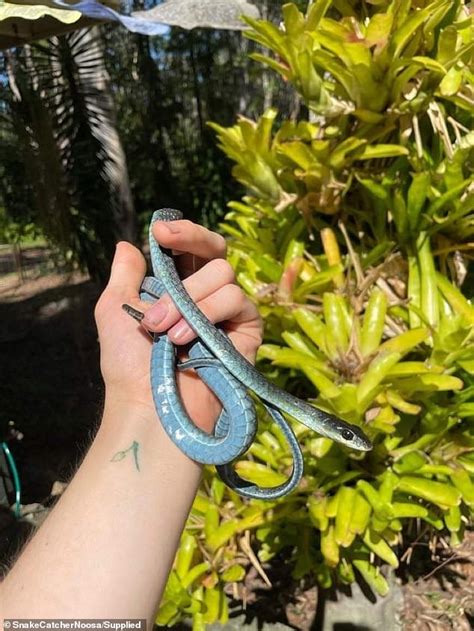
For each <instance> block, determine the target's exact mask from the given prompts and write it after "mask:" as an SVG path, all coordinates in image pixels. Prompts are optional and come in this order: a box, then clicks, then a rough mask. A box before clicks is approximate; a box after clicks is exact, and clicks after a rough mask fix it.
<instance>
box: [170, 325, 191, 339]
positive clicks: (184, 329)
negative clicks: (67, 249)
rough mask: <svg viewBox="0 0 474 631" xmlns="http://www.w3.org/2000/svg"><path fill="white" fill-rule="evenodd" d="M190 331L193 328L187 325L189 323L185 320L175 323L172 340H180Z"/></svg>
mask: <svg viewBox="0 0 474 631" xmlns="http://www.w3.org/2000/svg"><path fill="white" fill-rule="evenodd" d="M192 332H193V330H192V328H191V327H190V326H189V324H187V323H186V322H183V323H182V324H179V325H177V326H176V328H175V329H173V335H172V337H173V339H174V340H180V339H182V338H184V337H185V336H186V335H188V334H189V333H192Z"/></svg>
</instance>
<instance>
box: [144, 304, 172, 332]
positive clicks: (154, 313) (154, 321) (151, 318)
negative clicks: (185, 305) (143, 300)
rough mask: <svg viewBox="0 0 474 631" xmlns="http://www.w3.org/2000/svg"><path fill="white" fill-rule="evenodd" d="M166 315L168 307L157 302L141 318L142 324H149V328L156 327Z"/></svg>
mask: <svg viewBox="0 0 474 631" xmlns="http://www.w3.org/2000/svg"><path fill="white" fill-rule="evenodd" d="M167 313H168V306H167V305H166V304H163V303H162V302H157V303H156V304H154V305H153V306H152V307H150V308H149V309H148V311H146V313H145V316H144V317H143V324H145V325H146V324H149V325H151V326H157V325H158V324H160V322H162V321H163V320H164V319H165V318H166V315H167Z"/></svg>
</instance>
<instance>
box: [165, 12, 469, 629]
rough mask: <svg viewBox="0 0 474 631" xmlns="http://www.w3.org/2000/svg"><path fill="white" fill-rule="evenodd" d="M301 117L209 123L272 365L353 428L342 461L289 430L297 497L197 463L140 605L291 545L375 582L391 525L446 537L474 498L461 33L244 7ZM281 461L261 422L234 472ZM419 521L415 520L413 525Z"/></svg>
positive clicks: (218, 598)
mask: <svg viewBox="0 0 474 631" xmlns="http://www.w3.org/2000/svg"><path fill="white" fill-rule="evenodd" d="M248 22H249V25H250V26H251V29H250V31H249V32H248V34H247V35H248V36H249V37H250V38H251V39H254V40H256V41H257V42H259V43H260V44H262V45H263V46H264V47H265V48H266V49H267V50H268V51H269V52H266V53H265V54H256V55H254V58H255V59H256V60H257V61H259V62H262V63H265V64H267V65H268V66H270V67H271V68H273V69H274V70H275V71H276V72H278V73H279V74H280V75H282V77H283V79H284V80H285V81H287V82H289V83H291V84H292V85H293V86H294V88H295V90H296V91H297V92H298V93H299V94H300V96H301V99H302V102H303V103H304V105H305V106H306V108H307V111H308V112H309V119H308V120H306V119H304V120H303V117H302V119H301V120H299V121H294V120H278V118H277V112H275V111H274V110H269V111H267V112H265V113H264V114H263V116H262V117H261V118H260V119H259V120H258V121H257V122H253V121H250V120H248V119H246V118H240V119H239V121H238V123H237V124H236V125H234V126H233V127H230V128H223V127H220V126H218V125H215V124H213V125H212V127H213V128H214V129H215V131H216V132H217V135H218V138H219V142H220V145H221V147H222V149H223V150H224V151H225V153H226V154H227V155H228V156H229V157H230V158H231V159H232V160H233V161H234V162H235V166H234V168H233V174H234V176H235V177H236V178H237V179H238V180H239V181H240V182H241V183H243V184H244V185H245V187H246V188H247V190H248V194H247V195H246V196H245V197H244V198H243V200H242V201H234V202H231V203H230V204H229V206H230V212H229V213H228V215H227V216H226V221H225V223H224V225H223V229H224V230H225V232H226V233H227V234H228V235H229V237H230V240H229V246H230V260H231V262H232V264H233V266H234V268H235V270H236V272H237V276H238V280H239V282H240V284H241V285H242V286H243V287H244V288H245V290H246V291H247V292H248V294H249V295H250V296H251V297H252V298H253V299H254V300H255V302H256V303H257V304H258V306H259V308H260V312H261V314H262V317H263V318H264V321H265V343H264V344H263V345H262V347H261V348H260V351H259V360H260V368H261V369H262V370H264V371H265V372H266V374H267V376H268V378H269V379H272V380H273V381H274V382H276V383H277V384H278V385H280V386H282V387H285V388H287V389H288V390H290V391H292V392H294V393H295V394H297V395H298V396H300V397H305V398H307V399H308V400H310V401H313V402H314V403H315V405H317V406H318V407H320V408H323V409H325V410H328V411H330V412H332V413H335V414H337V415H338V416H340V417H341V418H343V419H345V420H347V421H349V422H351V423H354V424H357V425H359V426H361V427H363V429H364V431H365V432H366V433H367V434H368V436H369V437H370V438H371V439H372V441H373V443H374V449H373V450H372V451H371V452H369V453H368V454H364V453H358V452H354V451H351V450H348V449H346V448H345V447H342V446H340V445H337V444H334V443H333V442H332V441H330V440H329V439H327V438H321V437H318V436H315V435H314V434H313V433H312V432H311V431H309V430H308V429H306V428H305V427H302V426H300V425H295V427H294V429H295V431H296V433H297V435H298V438H299V440H300V443H301V445H302V448H303V451H304V454H305V475H304V480H303V482H302V483H301V485H300V487H299V489H298V491H297V492H295V493H293V494H292V495H290V496H289V497H287V498H284V499H281V500H278V501H275V502H262V501H244V500H242V499H241V498H239V497H238V496H236V495H235V494H234V493H232V492H231V491H229V490H228V489H227V488H225V487H224V486H223V484H222V483H221V482H220V481H219V480H218V479H217V478H215V477H214V476H213V475H212V472H210V471H208V472H207V473H206V479H205V483H204V485H203V488H202V490H201V491H200V493H199V495H198V498H197V500H196V502H195V504H194V507H193V510H192V513H191V517H190V520H189V522H188V525H187V529H186V532H185V533H184V535H183V540H182V546H181V548H180V551H179V553H178V556H177V559H176V564H175V569H174V570H173V573H172V575H171V578H170V581H169V583H168V586H167V589H166V593H165V596H164V599H163V603H162V607H161V609H160V612H159V615H158V622H159V623H161V624H173V623H174V622H176V621H177V620H178V619H179V618H180V617H181V616H183V615H190V614H192V615H193V617H194V628H195V629H199V628H203V627H204V626H205V624H206V623H208V622H209V623H210V622H214V621H216V620H220V621H221V622H223V621H225V620H226V617H227V601H226V596H225V591H226V592H229V593H233V594H234V595H238V593H239V590H238V588H237V585H238V583H239V582H240V581H242V580H243V579H244V577H245V573H246V568H247V567H248V566H249V565H250V564H252V565H253V566H254V567H255V568H256V569H257V571H258V572H259V573H260V575H261V576H262V577H263V579H264V580H266V581H268V578H267V576H266V573H265V564H266V563H267V562H269V561H270V560H271V559H273V558H274V557H276V556H277V555H279V554H281V553H285V554H286V555H287V558H288V555H290V556H291V559H292V564H293V565H292V574H293V576H294V577H295V578H296V579H298V578H301V577H306V576H307V577H310V578H314V579H316V580H317V581H318V582H319V584H320V585H322V586H324V587H329V586H330V585H332V584H338V583H346V584H350V583H352V582H353V581H355V580H361V579H362V580H363V581H365V582H366V583H367V584H368V585H369V586H370V587H371V588H372V589H373V590H374V591H376V592H378V593H379V594H386V593H387V591H388V583H387V581H386V578H385V576H384V566H385V565H387V564H388V565H389V566H392V567H393V568H396V567H398V565H399V556H398V554H397V553H398V552H399V550H400V549H401V546H402V545H403V543H404V538H405V534H406V532H407V529H409V528H410V527H412V526H415V527H416V528H418V529H419V528H424V530H425V534H426V536H430V533H431V534H434V533H437V536H438V537H443V538H449V539H450V542H451V544H452V545H456V544H457V543H459V542H460V540H461V539H462V536H463V531H464V529H465V527H466V524H468V523H469V520H470V519H471V517H472V508H473V506H474V484H473V476H474V432H473V427H472V422H471V423H470V421H472V417H473V415H474V403H472V395H473V393H474V307H473V306H472V305H471V303H470V302H469V301H468V299H467V298H466V297H465V296H464V295H463V293H462V291H461V289H460V288H459V286H460V285H461V284H462V280H463V276H464V273H465V264H466V260H467V259H466V255H468V254H469V250H470V248H471V247H472V245H473V244H472V243H471V241H470V240H471V238H472V232H473V226H474V222H473V214H472V209H473V199H474V193H473V191H474V188H473V176H472V159H473V146H474V136H473V134H472V132H471V133H470V132H469V116H470V110H471V109H472V105H473V103H474V101H473V90H472V74H471V72H470V66H469V63H470V60H471V51H472V31H471V29H472V25H471V22H470V20H469V15H468V12H467V9H466V7H465V4H464V2H461V1H460V0H458V1H454V2H453V1H452V0H436V1H435V2H427V1H425V0H377V1H375V0H372V1H370V2H369V1H367V2H359V1H357V0H344V1H339V0H315V1H314V2H312V3H311V4H310V6H309V8H308V10H307V12H306V14H303V13H301V12H300V11H299V10H298V9H297V8H296V6H295V5H292V4H288V5H285V6H284V7H283V22H282V24H281V25H280V26H279V27H277V26H275V25H273V24H270V23H268V22H265V21H261V20H260V21H254V20H248ZM290 466H291V457H290V454H289V452H288V449H287V446H286V443H285V440H284V438H283V437H282V436H281V433H280V431H279V429H278V428H277V427H276V426H275V425H274V424H273V423H272V422H271V421H270V420H269V419H266V418H264V417H263V415H262V423H261V428H260V431H259V433H258V436H257V440H256V442H255V443H254V445H253V446H252V447H251V449H250V456H249V457H248V459H247V460H245V461H242V462H239V463H237V465H236V468H237V470H238V472H239V474H240V475H242V476H243V477H247V478H248V479H250V480H252V481H255V482H258V483H260V484H263V485H272V484H278V483H280V482H281V481H282V480H283V479H284V478H285V477H286V475H287V474H288V470H289V468H290ZM420 524H423V526H420Z"/></svg>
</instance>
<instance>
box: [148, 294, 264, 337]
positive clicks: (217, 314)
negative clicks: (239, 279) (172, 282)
mask: <svg viewBox="0 0 474 631" xmlns="http://www.w3.org/2000/svg"><path fill="white" fill-rule="evenodd" d="M193 299H194V298H193ZM195 302H196V304H197V306H198V307H199V309H200V310H201V311H202V312H203V313H204V315H205V316H206V317H207V319H208V320H210V321H211V322H212V323H213V324H216V323H218V322H223V321H229V320H230V321H232V323H234V324H237V323H240V322H247V321H250V320H254V319H256V318H258V313H257V309H256V307H255V305H254V304H253V303H252V302H250V300H248V299H247V297H246V295H245V294H244V292H243V291H242V289H241V288H240V287H238V286H237V285H224V286H223V287H220V288H219V289H217V290H216V291H214V292H213V293H212V294H210V295H208V296H206V297H205V298H203V299H202V300H198V301H196V300H195ZM153 330H154V331H164V330H167V331H168V337H169V338H170V339H171V341H172V342H173V343H174V344H188V343H189V342H191V341H192V340H193V339H195V337H196V334H195V333H194V331H193V330H192V328H191V327H190V326H189V324H188V323H187V322H186V321H185V320H184V319H183V318H182V317H181V315H180V314H179V312H178V311H177V310H176V309H175V308H174V307H173V308H172V309H170V312H169V313H168V314H167V316H166V318H165V319H164V320H163V321H162V322H161V323H160V324H159V325H158V326H156V327H154V328H153Z"/></svg>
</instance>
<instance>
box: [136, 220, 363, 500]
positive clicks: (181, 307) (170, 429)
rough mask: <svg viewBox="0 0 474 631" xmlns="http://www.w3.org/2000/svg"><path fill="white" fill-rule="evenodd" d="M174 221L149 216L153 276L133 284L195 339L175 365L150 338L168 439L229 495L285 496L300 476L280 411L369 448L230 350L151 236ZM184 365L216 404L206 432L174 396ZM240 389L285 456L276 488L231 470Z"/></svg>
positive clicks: (238, 448) (241, 432) (244, 435)
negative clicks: (284, 446) (165, 305)
mask: <svg viewBox="0 0 474 631" xmlns="http://www.w3.org/2000/svg"><path fill="white" fill-rule="evenodd" d="M176 219H182V213H181V212H180V211H178V210H173V209H169V208H165V209H161V210H157V211H156V212H155V213H154V214H153V217H152V220H151V223H150V255H151V261H152V265H153V273H154V275H155V276H154V277H146V278H145V279H144V281H143V284H142V288H141V298H142V299H143V300H148V301H155V300H156V299H157V298H159V297H160V296H161V295H162V294H163V293H165V292H166V293H168V294H169V296H170V298H171V299H172V301H173V302H174V304H175V306H176V308H177V309H178V311H179V312H180V313H181V315H182V316H183V318H184V319H185V320H186V322H187V323H188V324H189V326H190V327H191V328H192V329H193V330H194V332H195V333H196V335H197V337H198V339H197V340H196V341H195V342H194V343H192V344H191V345H190V348H189V360H187V361H186V362H183V363H181V364H177V363H176V356H175V347H174V345H173V344H172V342H171V341H170V340H169V338H168V336H167V335H166V333H164V334H163V333H160V334H155V335H154V340H153V349H152V357H151V386H152V391H153V398H154V402H155V406H156V410H157V413H158V416H159V417H160V420H161V423H162V424H163V427H164V429H165V430H166V432H167V434H168V435H169V437H170V438H171V440H172V441H173V442H174V443H175V444H176V445H177V446H178V447H179V448H180V449H181V450H182V451H183V452H184V453H186V454H187V455H188V456H189V457H190V458H192V459H193V460H195V461H197V462H201V463H203V464H214V465H216V466H217V471H218V473H219V475H220V477H221V478H222V479H223V480H224V482H225V483H226V484H228V485H229V486H230V487H231V488H233V489H234V490H235V491H236V492H237V493H239V494H241V495H244V496H247V497H254V498H260V499H275V498H277V497H281V496H282V495H285V494H287V493H289V492H290V491H292V490H293V489H294V488H295V487H296V486H297V485H298V483H299V481H300V480H301V477H302V474H303V456H302V453H301V449H300V447H299V444H298V441H297V440H296V437H295V435H294V433H293V430H292V429H291V427H290V426H289V424H288V423H287V421H286V420H285V419H284V417H283V415H282V414H281V412H286V413H287V414H289V415H290V416H292V417H293V418H294V419H296V420H297V421H299V422H300V423H302V424H303V425H305V426H306V427H309V428H310V429H312V430H314V431H315V432H317V433H319V434H321V435H323V436H327V437H328V438H331V439H333V440H335V441H337V442H339V443H342V444H344V445H347V446H348V447H352V448H353V449H358V450H362V451H366V450H369V449H371V444H370V442H369V440H368V439H367V438H366V437H365V435H364V434H363V433H362V431H361V430H360V429H359V428H358V427H355V426H353V425H350V424H348V423H346V422H345V421H342V420H341V419H339V418H337V417H335V416H333V415H331V414H328V413H326V412H323V411H322V410H319V409H317V408H315V407H313V406H311V405H309V404H308V403H306V402H305V401H302V400H300V399H298V398H296V397H295V396H293V395H291V394H289V393H288V392H285V391H284V390H282V389H281V388H278V387H277V386H275V385H274V384H272V383H270V382H269V381H267V380H266V379H265V377H263V375H261V374H260V373H259V372H258V371H257V370H256V368H255V367H254V366H253V365H252V364H251V363H250V362H249V361H248V360H247V359H246V358H245V357H243V356H242V355H241V354H240V353H239V352H238V351H237V350H236V349H235V348H234V346H233V345H232V342H231V341H230V340H229V338H228V337H227V335H226V334H225V333H224V332H223V331H222V330H221V329H219V328H217V327H216V326H214V324H212V323H211V322H210V321H209V320H208V319H207V318H206V316H205V315H204V314H203V313H202V312H201V311H200V309H199V308H198V307H197V306H196V305H195V303H194V302H193V300H192V298H191V297H190V296H189V295H188V293H187V292H186V290H185V288H184V286H183V284H182V282H181V280H180V278H179V276H178V272H177V270H176V267H175V265H174V262H173V257H172V254H171V252H169V251H168V250H165V249H164V248H161V247H160V246H159V245H158V243H157V242H156V240H155V238H154V237H153V234H152V226H153V223H154V222H155V221H174V220H176ZM129 312H130V311H129ZM131 315H133V314H131ZM191 368H192V369H195V370H196V371H197V373H198V375H199V377H200V378H201V379H202V380H203V381H204V382H205V383H206V384H207V385H208V386H209V387H210V388H211V390H213V392H214V393H215V394H216V396H217V397H218V398H219V399H220V401H221V403H222V405H223V410H222V412H221V414H220V416H219V419H218V421H217V423H216V426H215V430H214V434H213V435H211V434H207V433H206V432H204V431H202V430H200V429H199V428H198V427H196V426H195V425H194V423H193V422H192V420H191V419H190V418H189V417H188V415H187V413H186V411H185V409H184V407H183V405H182V403H181V401H180V397H179V393H178V388H177V384H176V376H175V374H176V369H178V370H187V369H191ZM248 390H251V391H253V392H254V393H255V394H256V395H257V396H258V397H259V398H260V399H261V400H262V402H263V403H264V405H265V407H266V409H267V410H268V412H269V414H270V415H271V417H272V418H273V420H274V421H275V422H276V423H277V424H278V426H279V427H280V429H281V430H282V432H283V434H284V436H285V437H286V439H287V441H288V443H289V446H290V448H291V450H292V453H293V471H292V474H291V476H290V477H289V478H288V480H286V481H285V482H284V483H283V484H281V485H279V486H276V487H267V488H261V487H258V486H257V485H255V484H253V483H251V482H247V481H246V480H243V479H242V478H240V477H239V476H238V475H237V474H236V473H235V471H234V470H233V469H232V467H231V463H232V461H233V460H235V459H236V458H238V457H239V456H241V455H242V454H243V453H245V452H246V451H247V449H248V448H249V447H250V445H251V443H252V442H253V440H254V438H255V434H256V430H257V420H256V414H255V409H254V404H253V402H252V399H251V398H250V396H249V394H248Z"/></svg>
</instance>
